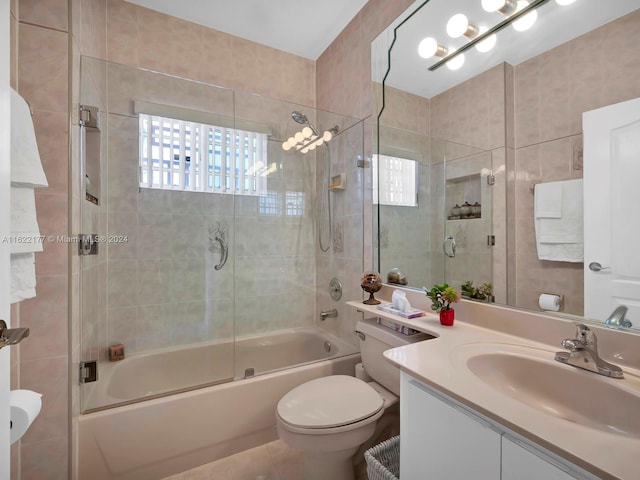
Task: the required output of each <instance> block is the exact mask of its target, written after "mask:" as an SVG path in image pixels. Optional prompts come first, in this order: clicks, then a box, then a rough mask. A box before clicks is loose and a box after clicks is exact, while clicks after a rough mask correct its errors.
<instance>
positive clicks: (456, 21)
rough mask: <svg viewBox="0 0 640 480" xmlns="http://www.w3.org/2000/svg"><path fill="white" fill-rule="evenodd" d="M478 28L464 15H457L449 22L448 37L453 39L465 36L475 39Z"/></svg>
mask: <svg viewBox="0 0 640 480" xmlns="http://www.w3.org/2000/svg"><path fill="white" fill-rule="evenodd" d="M478 33H479V29H478V26H477V25H475V24H473V23H471V22H470V21H469V19H468V18H467V16H466V15H465V14H464V13H456V14H455V15H454V16H453V17H451V18H450V19H449V21H448V22H447V35H449V36H450V37H451V38H458V37H461V36H463V35H464V36H465V37H467V38H474V37H476V36H477V35H478Z"/></svg>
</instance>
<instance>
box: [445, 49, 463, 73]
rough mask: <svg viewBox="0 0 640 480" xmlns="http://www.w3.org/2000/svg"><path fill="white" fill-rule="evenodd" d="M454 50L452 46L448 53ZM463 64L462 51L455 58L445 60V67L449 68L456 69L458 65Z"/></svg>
mask: <svg viewBox="0 0 640 480" xmlns="http://www.w3.org/2000/svg"><path fill="white" fill-rule="evenodd" d="M455 51H456V50H455V49H454V48H451V49H449V53H450V54H451V53H453V52H455ZM462 65H464V53H461V54H460V55H458V56H457V57H456V58H452V59H451V60H449V61H448V62H447V68H448V69H449V70H458V69H459V68H460V67H462Z"/></svg>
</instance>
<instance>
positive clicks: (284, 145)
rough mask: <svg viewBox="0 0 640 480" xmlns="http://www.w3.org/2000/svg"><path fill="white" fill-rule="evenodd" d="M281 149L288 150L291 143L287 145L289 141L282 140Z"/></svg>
mask: <svg viewBox="0 0 640 480" xmlns="http://www.w3.org/2000/svg"><path fill="white" fill-rule="evenodd" d="M282 149H283V150H284V151H285V152H288V151H289V150H291V145H289V142H282Z"/></svg>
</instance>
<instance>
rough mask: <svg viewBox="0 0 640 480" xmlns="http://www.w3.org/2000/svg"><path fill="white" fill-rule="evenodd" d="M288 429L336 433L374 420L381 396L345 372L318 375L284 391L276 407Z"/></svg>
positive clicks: (381, 401) (377, 412)
mask: <svg viewBox="0 0 640 480" xmlns="http://www.w3.org/2000/svg"><path fill="white" fill-rule="evenodd" d="M276 412H277V416H278V419H279V420H280V422H281V423H282V426H283V427H284V428H286V429H287V430H289V431H293V432H299V433H302V432H305V431H308V432H309V433H315V434H322V433H325V431H326V433H337V432H338V431H344V430H350V429H353V428H358V427H359V426H361V425H363V424H366V423H370V422H373V421H375V420H377V419H378V418H380V416H381V415H382V413H383V412H384V400H383V398H382V397H381V396H380V394H379V393H378V392H376V390H374V389H373V388H372V387H371V386H370V385H368V384H367V383H365V382H363V381H362V380H359V379H357V378H355V377H350V376H348V375H331V376H328V377H322V378H317V379H315V380H311V381H309V382H307V383H304V384H302V385H299V386H298V387H296V388H294V389H293V390H291V391H290V392H289V393H287V394H286V395H285V396H284V397H282V399H281V400H280V402H278V406H277V409H276Z"/></svg>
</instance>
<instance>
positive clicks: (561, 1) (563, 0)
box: [556, 0, 576, 7]
mask: <svg viewBox="0 0 640 480" xmlns="http://www.w3.org/2000/svg"><path fill="white" fill-rule="evenodd" d="M575 1H576V0H556V3H557V4H558V5H560V6H561V7H565V6H567V5H571V4H572V3H573V2H575Z"/></svg>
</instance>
